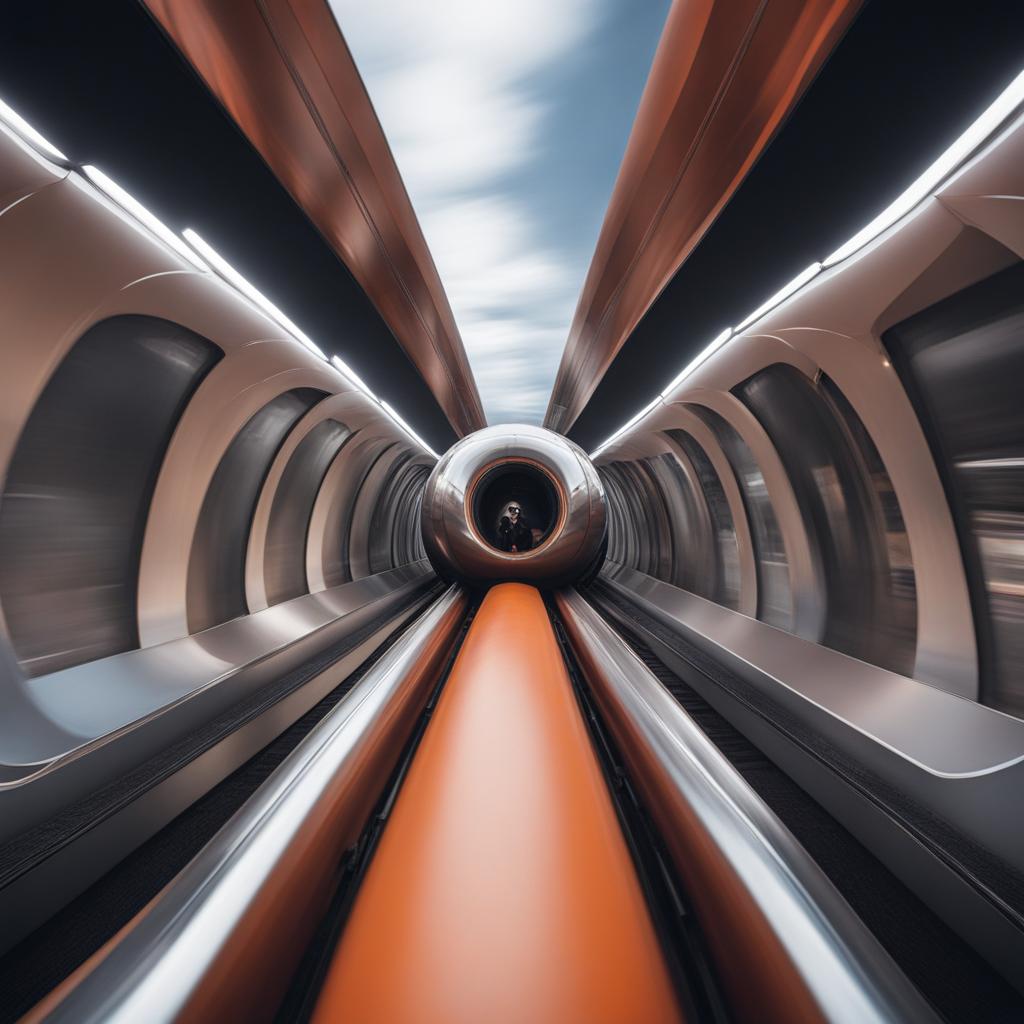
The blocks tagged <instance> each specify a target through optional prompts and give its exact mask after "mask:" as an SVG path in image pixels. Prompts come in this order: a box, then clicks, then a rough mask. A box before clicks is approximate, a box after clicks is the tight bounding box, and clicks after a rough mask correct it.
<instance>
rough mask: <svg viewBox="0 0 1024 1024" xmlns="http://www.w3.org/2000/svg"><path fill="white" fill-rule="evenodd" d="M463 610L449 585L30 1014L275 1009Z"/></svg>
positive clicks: (110, 1017) (262, 1012) (159, 1015)
mask: <svg viewBox="0 0 1024 1024" xmlns="http://www.w3.org/2000/svg"><path fill="white" fill-rule="evenodd" d="M465 610H466V598H465V596H464V594H463V593H462V592H461V591H460V589H459V588H457V587H452V588H450V589H449V590H448V591H447V592H446V593H445V594H444V595H443V596H442V597H440V598H439V599H438V601H437V602H436V603H435V605H434V606H433V607H432V608H431V609H430V610H429V611H428V612H427V613H426V614H425V615H424V616H423V618H422V619H421V620H420V621H419V622H417V623H416V624H415V625H414V626H413V627H411V629H410V630H409V632H408V633H407V634H406V635H405V636H403V637H402V638H401V639H400V640H399V641H398V642H397V643H396V644H395V646H394V647H393V648H392V649H391V650H390V651H388V652H387V653H386V654H385V655H384V656H383V657H382V658H381V660H380V662H379V663H378V664H377V665H375V666H374V667H373V669H371V670H370V671H369V672H368V673H367V675H366V676H365V677H364V678H363V679H362V680H361V681H360V682H359V683H358V684H357V685H356V686H355V687H354V689H353V690H352V692H351V693H350V694H349V695H348V696H347V697H345V699H344V700H342V701H341V703H340V704H338V706H337V707H336V708H335V709H334V710H332V711H331V712H330V713H329V714H328V715H327V716H326V717H325V718H324V719H323V721H322V722H321V723H320V724H319V725H318V726H317V727H316V728H315V729H314V730H313V731H312V732H311V733H310V734H309V735H308V736H307V737H306V738H305V739H304V740H303V742H302V743H301V744H300V745H299V746H298V747H297V748H296V749H295V750H294V751H293V752H292V754H291V755H290V756H289V757H288V758H287V760H285V761H284V763H283V764H281V766H280V767H279V768H278V769H277V770H276V771H275V772H274V774H273V775H271V777H270V778H269V779H268V780H267V782H266V783H265V784H264V785H263V786H262V787H261V788H260V789H259V791H258V792H257V793H256V795H255V796H254V797H253V798H252V799H251V800H250V801H249V802H248V803H247V804H246V805H245V807H243V808H242V810H241V811H239V812H238V813H237V814H236V815H235V816H234V817H233V818H232V819H231V820H230V821H229V822H228V823H227V824H226V825H225V826H224V827H223V828H222V829H221V830H220V832H218V833H217V835H216V836H215V837H214V838H213V839H212V840H211V841H210V842H209V843H208V844H207V845H206V846H205V847H204V848H203V850H202V851H201V852H200V853H199V854H198V855H197V856H196V857H195V858H194V859H193V860H192V861H191V863H190V864H189V865H188V866H187V867H186V868H185V869H184V870H183V871H182V872H181V873H180V874H179V875H178V876H177V878H175V879H174V881H173V882H171V884H170V885H169V886H168V887H167V888H166V889H165V890H164V891H163V892H162V893H161V894H160V896H158V897H157V898H156V899H155V900H154V901H153V902H152V903H151V904H150V905H149V906H148V907H147V908H146V909H145V910H143V911H142V912H141V913H140V914H139V915H138V916H137V917H136V918H135V919H134V920H133V921H131V922H130V923H129V924H128V925H127V926H126V927H125V928H124V929H123V930H122V931H121V932H120V933H119V934H118V935H117V936H115V937H114V938H113V939H112V940H111V941H110V942H109V943H108V944H107V946H106V947H104V949H102V950H101V951H100V952H99V953H98V954H96V956H95V957H94V958H93V959H92V960H91V961H89V962H87V963H86V964H85V965H83V967H82V968H80V969H79V971H78V972H76V973H75V974H74V975H72V976H71V978H69V979H68V980H67V981H66V982H65V983H64V984H63V985H61V986H59V987H58V988H57V989H56V990H55V991H54V992H53V993H51V995H50V996H48V997H47V998H46V999H45V1000H43V1002H42V1003H40V1004H39V1005H38V1006H37V1007H36V1008H35V1009H34V1010H33V1011H32V1012H31V1013H30V1014H29V1015H28V1016H27V1017H26V1018H25V1020H26V1021H42V1020H46V1021H53V1022H58V1021H69V1022H70V1021H74V1022H76V1024H85V1022H89V1021H95V1022H99V1021H103V1022H105V1024H110V1022H115V1021H117V1022H122V1021H123V1022H125V1024H127V1022H134V1021H139V1020H146V1021H149V1022H152V1024H156V1022H163V1021H167V1022H170V1021H180V1020H184V1019H188V1020H247V1021H257V1020H267V1019H271V1018H272V1017H273V1015H274V1013H275V1011H276V1008H277V1006H278V1004H279V1002H280V999H281V996H282V994H283V993H284V991H285V989H286V987H287V985H288V983H289V980H290V978H291V976H292V974H293V973H294V970H295V968H296V966H297V964H298V961H299V960H300V958H301V956H302V954H303V952H304V950H305V946H306V944H307V942H308V941H309V938H310V935H311V933H312V931H313V929H314V928H315V926H316V924H317V922H318V920H319V917H320V916H321V915H322V913H323V910H324V908H325V907H326V906H327V905H328V903H329V900H330V894H331V890H332V888H333V886H334V884H335V883H336V881H337V877H338V871H339V865H340V863H341V862H342V859H343V857H344V854H345V851H346V850H347V849H349V848H350V847H351V846H352V844H353V843H354V842H355V841H356V839H357V838H358V836H359V834H360V832H361V831H362V829H363V827H364V825H365V823H366V819H367V816H368V815H369V813H370V810H371V809H372V807H373V805H374V802H375V801H376V799H377V797H378V795H379V793H380V790H381V788H382V787H383V785H384V784H385V783H386V781H387V779H388V777H389V775H390V773H391V770H392V768H393V766H394V765H395V763H396V762H397V761H398V758H399V755H400V753H401V751H402V749H403V747H404V745H405V743H406V742H407V740H408V739H409V736H410V734H411V731H412V729H413V727H414V725H415V722H416V720H417V717H418V715H419V712H420V709H421V706H422V704H423V702H424V701H425V699H426V697H427V694H428V693H429V691H430V687H431V686H432V685H433V684H434V682H435V681H436V679H437V676H438V673H439V672H440V670H441V668H442V666H443V665H444V663H445V658H446V656H447V654H448V650H449V646H450V642H451V640H452V638H453V636H454V634H455V631H456V630H457V628H458V626H459V624H460V622H461V621H462V618H463V617H464V614H465Z"/></svg>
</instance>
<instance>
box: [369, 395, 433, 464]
mask: <svg viewBox="0 0 1024 1024" xmlns="http://www.w3.org/2000/svg"><path fill="white" fill-rule="evenodd" d="M380 407H381V408H382V409H383V410H384V411H385V412H386V413H387V414H388V415H389V416H390V417H391V418H392V419H393V420H394V421H395V423H397V424H398V425H399V426H400V427H401V428H402V429H403V430H404V431H405V432H406V433H407V434H408V435H409V436H410V437H411V438H412V439H413V440H414V441H415V442H416V443H417V444H418V445H419V446H420V447H421V448H422V449H423V450H424V451H425V452H426V453H427V454H428V455H432V456H433V457H434V460H435V461H436V460H437V459H438V458H439V456H438V454H437V452H435V451H434V449H433V448H431V447H430V445H429V444H427V442H426V441H424V440H423V438H422V437H420V435H419V434H417V433H416V431H415V430H413V429H412V427H410V426H409V424H408V423H406V422H405V420H403V419H402V417H401V416H399V415H398V413H397V412H395V410H394V409H392V408H391V406H390V405H388V403H387V402H381V403H380Z"/></svg>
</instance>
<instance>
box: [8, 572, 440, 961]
mask: <svg viewBox="0 0 1024 1024" xmlns="http://www.w3.org/2000/svg"><path fill="white" fill-rule="evenodd" d="M435 582H436V577H435V576H434V574H433V573H432V571H431V570H430V567H429V566H428V565H427V564H426V563H425V562H420V563H414V564H412V565H408V566H404V567H402V568H401V569H396V570H392V571H391V572H387V573H381V574H379V575H377V576H374V577H371V578H369V579H366V580H359V581H357V582H354V583H348V584H344V585H342V586H340V587H337V588H334V589H333V590H329V591H322V592H320V593H318V594H312V595H309V594H307V595H305V596H303V597H299V598H295V599H293V600H291V601H287V602H284V603H282V604H279V605H276V606H275V607H273V608H270V609H265V610H264V611H262V612H258V613H256V614H255V615H249V616H244V617H241V618H238V619H235V620H233V621H231V622H228V623H224V624H223V625H221V626H216V627H214V628H213V629H210V630H207V631H206V632H204V633H200V634H197V635H195V636H192V637H185V638H183V639H181V640H173V641H170V642H168V643H166V644H162V645H160V646H158V647H154V648H147V649H144V650H139V651H126V652H124V653H123V654H119V655H115V656H113V657H110V658H105V659H102V660H100V661H97V662H91V663H89V664H85V665H76V666H74V667H73V668H69V669H66V670H64V671H62V672H55V673H52V674H50V675H47V676H43V677H40V678H38V679H35V680H30V681H28V682H27V683H21V684H19V682H18V680H17V678H16V676H14V675H12V674H8V675H7V676H6V677H5V678H3V679H2V681H3V688H2V690H0V920H2V921H3V922H4V926H3V928H2V929H0V951H2V950H3V949H6V948H7V947H8V946H9V945H11V944H13V943H14V942H16V941H17V940H18V939H19V938H20V937H21V936H23V935H25V934H26V933H27V932H28V931H29V930H31V929H32V928H33V927H35V926H37V925H38V924H40V923H41V922H42V921H44V920H45V919H46V918H47V917H48V916H49V915H50V914H52V913H53V912H54V911H55V910H57V909H58V908H59V907H60V906H62V905H63V904H64V903H66V902H67V901H68V900H69V899H71V898H72V897H74V896H76V895H77V894H78V893H79V892H81V891H82V890H83V889H84V888H85V887H87V886H88V885H90V884H91V883H92V882H94V881H95V880H96V879H97V878H99V877H100V876H101V875H102V874H103V873H104V872H105V871H107V870H108V869H109V868H110V867H112V866H113V865H114V864H116V863H117V862H118V861H119V860H121V858H122V857H124V856H125V855H126V854H128V853H129V852H131V851H132V850H133V849H135V848H136V847H137V846H138V845H139V844H140V843H142V842H144V841H145V840H146V839H148V838H149V837H150V836H151V835H153V834H154V833H155V832H156V831H158V830H159V829H160V828H162V827H163V826H164V825H166V824H167V823H168V822H169V821H170V820H171V819H172V818H174V817H175V816H176V815H177V814H179V813H180V812H181V811H183V810H184V809H185V808H186V807H188V806H189V804H191V803H192V801H194V800H196V799H198V798H199V797H200V796H202V795H203V794H204V793H206V792H207V791H208V790H209V789H211V788H212V787H213V786H215V785H216V784H217V783H218V782H220V781H221V780H222V779H223V778H224V777H225V776H227V775H228V774H230V773H231V772H232V771H234V770H235V769H236V768H237V767H239V766H240V765H241V764H242V763H244V762H245V761H246V760H247V759H248V758H249V757H251V756H252V755H253V754H255V753H256V752H257V751H259V750H260V749H262V748H263V747H264V746H265V745H266V744H267V743H269V742H271V741H272V740H273V739H274V738H275V737H276V736H278V735H279V734H280V733H281V732H282V731H283V730H285V729H287V728H288V727H289V726H290V725H291V724H292V723H293V722H294V721H295V720H296V719H297V718H299V717H300V716H301V715H303V714H304V713H305V712H306V711H308V710H309V708H310V707H312V706H313V705H314V704H316V703H317V701H319V700H320V699H322V698H323V697H324V696H325V695H326V694H327V693H329V692H330V691H331V690H333V689H334V688H335V687H336V686H337V685H338V684H339V683H340V682H341V681H342V680H343V679H344V678H345V676H347V675H348V673H350V672H352V671H353V670H354V669H356V668H357V667H358V666H359V665H360V664H361V663H362V662H363V661H364V660H365V659H366V658H367V657H368V656H369V655H370V654H372V653H373V651H375V650H376V649H377V648H378V647H379V646H380V645H381V644H382V643H384V642H385V641H386V640H387V639H388V638H389V637H391V636H392V635H393V634H394V632H395V631H396V630H397V629H399V628H400V627H401V626H402V625H403V624H404V623H405V622H406V621H407V620H408V618H409V617H410V616H411V615H412V614H414V613H415V611H416V610H417V609H418V608H419V607H422V604H423V601H424V600H425V598H426V596H427V594H428V592H429V591H430V590H431V589H432V588H433V585H434V584H435ZM330 648H334V649H335V652H336V654H337V656H336V657H335V658H334V659H333V660H329V661H324V662H322V663H321V667H320V669H319V670H318V671H316V672H314V673H312V674H310V673H309V672H303V671H302V669H303V666H304V665H306V664H307V663H308V662H309V661H310V659H314V658H317V657H318V656H320V655H322V653H323V652H324V651H325V650H327V649H330ZM295 672H298V673H299V674H298V676H297V677H293V682H292V683H289V684H288V685H287V686H285V687H282V686H281V685H280V683H281V681H282V680H287V679H288V677H289V674H290V673H295ZM295 681H297V682H298V683H300V684H301V685H297V686H296V685H295ZM239 709H242V710H246V709H247V713H246V714H244V715H242V716H241V717H239V715H238V711H239ZM225 719H228V720H230V729H229V730H228V731H224V730H223V729H221V730H215V731H214V732H213V733H211V732H210V730H209V728H208V727H209V725H210V723H214V722H218V721H219V722H222V724H223V722H224V720H225ZM204 734H205V739H203V740H202V742H199V743H197V742H196V737H199V738H200V739H202V737H203V736H204ZM171 748H173V749H174V750H175V751H176V754H175V757H174V759H171V760H169V761H168V760H164V761H160V760H159V759H160V758H161V755H162V753H163V752H165V751H167V750H168V749H171ZM154 759H156V765H157V766H156V769H155V770H154ZM139 778H142V779H144V780H145V785H142V786H141V789H140V783H139V782H138V781H136V782H135V783H132V781H131V780H132V779H139ZM103 793H108V794H112V799H113V802H110V800H105V799H103V798H102V794H103ZM97 794H99V797H98V796H97ZM81 801H91V802H92V803H91V806H92V807H93V808H94V810H95V812H96V820H90V819H89V818H88V817H82V816H80V815H78V814H77V813H76V809H77V808H78V807H79V805H80V802H81Z"/></svg>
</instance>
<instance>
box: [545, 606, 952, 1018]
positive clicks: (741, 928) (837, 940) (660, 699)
mask: <svg viewBox="0 0 1024 1024" xmlns="http://www.w3.org/2000/svg"><path fill="white" fill-rule="evenodd" d="M557 600H558V608H559V612H560V613H561V615H562V617H563V620H564V622H565V624H566V628H567V630H568V633H569V636H570V639H571V641H572V645H573V648H574V650H575V652H576V655H577V657H578V658H579V659H580V663H581V665H582V667H583V670H584V674H585V675H586V678H587V680H588V682H589V683H590V685H591V687H592V688H593V690H594V693H595V695H596V696H597V699H598V703H599V704H600V706H601V708H602V710H603V711H604V715H605V720H606V722H607V723H608V726H609V728H610V729H611V731H612V733H613V735H614V736H615V738H616V740H617V742H618V744H619V746H620V749H621V750H622V751H623V754H624V756H625V759H626V763H627V765H628V767H629V769H630V771H631V773H632V776H633V782H634V784H636V785H638V786H639V787H640V789H641V792H642V793H643V794H644V797H645V800H646V803H647V806H648V807H649V808H650V809H651V812H652V813H653V815H654V817H655V819H656V821H657V823H658V825H659V827H660V829H661V832H662V835H663V836H665V838H666V843H667V846H668V848H669V851H670V853H671V854H672V855H673V858H674V861H675V865H676V868H677V870H678V871H679V874H680V876H681V877H682V879H683V880H684V881H685V882H686V884H687V892H688V893H689V895H690V898H691V899H692V900H693V902H694V904H695V906H696V908H697V913H698V915H699V917H700V918H701V921H702V925H703V927H704V929H705V933H706V935H707V936H708V939H709V943H710V946H711V949H712V953H713V955H714V956H715V959H716V964H717V967H718V969H719V971H720V972H721V975H722V977H723V978H724V979H725V981H726V994H727V997H729V998H730V1000H731V1003H732V1006H731V1008H732V1009H733V1011H734V1012H736V1013H737V1015H738V1016H739V1017H740V1018H741V1019H744V1020H751V1021H754V1020H796V1019H801V1018H802V1017H803V1016H804V1015H805V1014H810V1015H815V1014H817V1015H820V1018H821V1019H822V1020H825V1021H830V1022H834V1024H839V1022H846V1024H865V1022H868V1021H875V1022H878V1024H882V1022H895V1021H907V1022H911V1021H937V1019H938V1018H937V1017H936V1016H935V1014H934V1013H933V1011H932V1010H931V1008H930V1007H929V1006H928V1004H927V1003H926V1002H925V1001H924V999H923V998H922V997H921V996H920V994H919V993H918V992H917V990H916V989H915V988H914V987H913V985H911V984H910V982H909V981H908V980H907V979H906V978H905V977H904V976H903V974H902V972H900V970H899V969H898V968H897V967H896V965H895V964H894V963H893V961H892V960H891V958H890V957H889V955H888V954H887V953H886V952H885V950H884V949H883V948H882V947H881V946H880V945H879V943H878V941H877V940H876V939H875V938H874V937H873V936H872V935H871V933H870V932H869V931H868V930H867V928H866V927H865V925H864V924H863V923H862V922H861V920H860V918H858V917H857V916H856V915H855V914H854V913H853V911H852V910H851V909H850V907H849V905H848V904H847V903H846V901H845V900H844V899H843V898H842V896H840V895H839V893H838V892H837V891H836V889H835V887H834V886H833V885H832V883H831V882H830V881H829V880H828V878H826V877H825V875H824V874H823V873H822V871H821V869H820V868H819V867H818V866H817V865H816V864H815V863H814V861H812V860H811V858H810V856H809V855H808V854H807V852H806V850H804V848H803V847H802V846H801V845H800V844H799V843H798V842H797V841H796V840H795V839H794V838H793V836H792V835H791V834H790V833H789V831H788V830H787V829H786V828H785V827H784V826H783V825H782V823H781V822H780V821H779V820H778V818H776V817H775V815H774V814H773V813H772V812H771V811H770V810H769V809H768V807H767V806H766V805H765V804H764V803H763V802H762V801H761V799H760V798H759V797H758V796H757V794H755V793H754V791H753V790H752V789H751V788H750V787H749V786H748V785H747V783H746V782H745V781H744V780H743V778H742V777H741V776H740V774H739V773H738V772H737V771H736V769H735V768H733V767H732V765H731V764H729V762H728V761H727V760H726V759H725V757H724V756H723V755H722V754H721V752H720V751H719V750H718V749H717V748H716V747H715V746H714V745H713V744H712V743H711V741H710V740H709V739H708V738H707V736H705V735H704V733H703V732H702V731H701V730H700V729H699V728H698V727H697V725H696V724H695V723H694V721H693V720H692V719H691V718H690V717H689V715H687V714H686V712H685V711H684V710H683V709H682V707H680V705H679V703H678V702H677V701H676V700H675V698H674V697H673V696H672V695H671V694H670V693H669V692H668V691H667V690H666V689H665V687H664V686H662V684H661V683H660V682H659V681H658V679H657V678H656V677H655V676H653V675H652V674H651V673H650V672H649V671H648V669H647V668H646V666H645V665H644V664H643V662H641V661H640V659H639V658H638V657H637V656H636V655H635V654H634V653H633V652H632V651H631V650H630V649H629V648H628V647H627V646H626V645H625V644H624V643H623V641H622V640H621V638H620V637H618V636H617V635H616V634H615V633H614V632H613V631H612V629H611V628H610V627H609V626H608V625H607V623H606V622H605V621H604V619H603V618H602V617H601V616H599V615H598V614H597V612H596V611H595V610H594V609H593V608H592V607H591V606H590V605H589V604H588V603H587V602H586V601H584V600H583V598H582V597H581V596H580V595H579V594H578V593H576V592H571V591H563V592H560V593H559V594H558V598H557ZM723 864H724V865H725V868H724V870H723V866H722V865H723ZM754 934H758V935H759V936H760V938H759V941H758V942H757V943H753V942H751V941H750V939H751V936H752V935H754Z"/></svg>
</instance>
